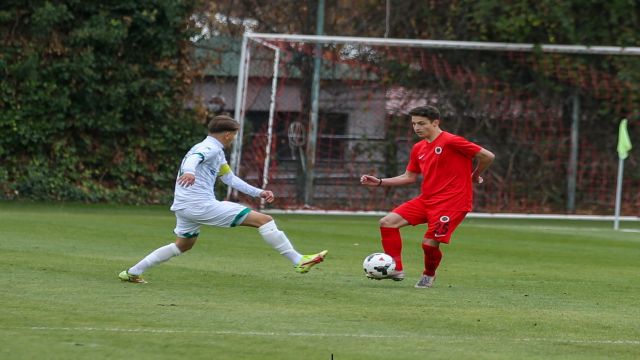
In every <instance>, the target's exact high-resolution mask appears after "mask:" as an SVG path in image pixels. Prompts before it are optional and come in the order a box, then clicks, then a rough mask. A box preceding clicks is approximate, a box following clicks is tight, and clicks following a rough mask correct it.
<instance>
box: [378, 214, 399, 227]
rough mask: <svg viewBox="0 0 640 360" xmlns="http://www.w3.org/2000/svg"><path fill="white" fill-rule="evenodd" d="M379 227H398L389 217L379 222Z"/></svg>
mask: <svg viewBox="0 0 640 360" xmlns="http://www.w3.org/2000/svg"><path fill="white" fill-rule="evenodd" d="M378 225H380V227H386V228H394V227H398V226H397V225H396V224H395V222H394V221H393V220H392V219H390V218H389V217H387V216H385V217H383V218H382V219H380V220H378Z"/></svg>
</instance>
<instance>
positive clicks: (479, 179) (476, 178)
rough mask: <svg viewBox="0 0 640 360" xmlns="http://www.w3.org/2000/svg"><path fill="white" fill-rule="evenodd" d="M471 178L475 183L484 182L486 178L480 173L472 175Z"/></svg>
mask: <svg viewBox="0 0 640 360" xmlns="http://www.w3.org/2000/svg"><path fill="white" fill-rule="evenodd" d="M471 180H472V181H473V182H475V183H478V184H482V183H483V182H484V179H483V178H482V176H480V175H478V176H472V177H471Z"/></svg>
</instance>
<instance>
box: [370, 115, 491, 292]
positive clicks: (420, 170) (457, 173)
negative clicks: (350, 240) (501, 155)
mask: <svg viewBox="0 0 640 360" xmlns="http://www.w3.org/2000/svg"><path fill="white" fill-rule="evenodd" d="M409 115H410V116H411V125H412V126H413V131H415V133H416V134H417V135H418V136H419V137H420V138H421V139H422V140H421V141H419V142H418V143H417V144H415V145H414V146H413V148H412V150H411V155H410V158H409V164H408V165H407V170H406V171H405V173H404V174H402V175H399V176H395V177H391V178H384V179H383V178H378V177H375V176H372V175H362V177H361V178H360V183H361V184H362V185H366V186H402V185H407V184H411V183H415V182H416V181H417V180H418V177H419V176H420V175H421V176H422V186H421V194H420V195H419V196H418V197H416V198H414V199H411V200H409V201H407V202H405V203H404V204H402V205H400V206H398V207H397V208H395V209H393V210H392V211H391V212H390V213H388V214H387V215H385V216H384V217H383V218H382V219H380V234H381V235H382V247H383V249H384V251H385V253H387V254H389V255H391V257H393V258H394V260H395V261H396V270H395V272H392V273H391V274H389V276H388V278H389V279H392V280H396V281H400V280H403V279H404V271H403V268H402V255H401V252H402V239H401V237H400V228H401V227H404V226H407V225H412V226H415V225H418V224H424V223H426V224H427V226H428V228H427V232H426V233H425V235H424V240H423V242H422V249H423V252H424V268H425V269H424V272H423V273H422V277H421V278H420V280H419V281H418V282H417V283H416V285H415V287H416V288H430V287H432V286H433V282H434V280H435V276H436V269H437V268H438V266H439V265H440V260H441V259H442V252H441V251H440V244H441V243H444V244H448V243H449V241H450V239H451V234H452V233H453V232H454V230H455V229H456V227H457V226H458V225H459V224H460V223H461V222H462V220H463V219H464V217H465V216H466V215H467V213H468V212H469V211H471V206H472V202H473V190H472V183H479V184H480V183H482V181H483V180H482V177H481V176H480V174H481V173H482V172H483V171H484V170H486V169H487V168H488V167H489V165H491V163H492V162H493V159H494V158H495V155H494V154H493V153H492V152H491V151H489V150H487V149H484V148H482V147H481V146H478V145H476V144H474V143H472V142H470V141H468V140H466V139H465V138H463V137H461V136H457V135H454V134H451V133H448V132H446V131H444V130H442V129H441V128H440V121H441V120H440V112H439V111H438V109H437V108H435V107H433V106H420V107H417V108H414V109H412V110H411V111H410V112H409ZM474 162H475V168H474Z"/></svg>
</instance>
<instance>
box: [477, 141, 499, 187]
mask: <svg viewBox="0 0 640 360" xmlns="http://www.w3.org/2000/svg"><path fill="white" fill-rule="evenodd" d="M473 158H474V159H475V161H476V167H475V169H473V172H472V173H471V179H472V181H473V182H476V183H478V184H481V183H482V181H483V179H482V177H481V176H480V174H482V172H483V171H485V170H486V169H487V168H488V167H489V166H490V165H491V163H492V162H493V159H495V158H496V156H495V155H494V154H493V153H492V152H491V151H489V150H487V149H485V148H480V151H478V152H477V153H476V154H475V156H474V157H473Z"/></svg>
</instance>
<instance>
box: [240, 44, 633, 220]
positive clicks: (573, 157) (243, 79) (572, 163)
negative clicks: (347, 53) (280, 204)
mask: <svg viewBox="0 0 640 360" xmlns="http://www.w3.org/2000/svg"><path fill="white" fill-rule="evenodd" d="M274 41H284V42H305V43H315V44H359V45H371V46H373V45H382V46H388V47H408V46H410V47H414V48H429V49H452V50H474V51H509V52H533V51H540V52H543V53H559V54H591V55H625V56H638V55H640V47H617V46H586V45H554V44H526V43H500V42H469V41H444V40H414V39H389V38H367V37H346V36H319V35H295V34H266V33H251V32H248V33H245V34H244V35H243V39H242V46H241V53H240V63H239V68H238V79H237V88H236V99H235V109H234V115H235V118H236V119H238V121H239V122H240V125H241V126H240V131H239V136H238V138H239V141H236V142H235V143H234V147H233V149H232V152H231V167H232V169H233V170H234V171H235V172H236V173H237V172H239V170H240V164H241V162H242V156H241V154H242V145H243V144H242V138H243V128H244V122H245V110H246V108H245V106H246V97H247V83H248V79H249V71H250V66H251V65H250V64H251V55H252V54H251V51H250V47H249V46H248V45H249V43H250V42H255V43H257V44H260V45H262V46H264V47H266V48H268V49H271V50H272V51H273V52H274V60H273V78H272V83H271V97H270V104H269V119H268V142H267V145H266V148H265V153H266V156H265V159H264V165H263V173H262V179H261V180H262V183H261V186H262V187H263V188H264V187H266V186H267V185H268V181H269V162H270V154H271V147H272V144H271V137H272V132H273V122H274V113H275V108H276V92H277V91H278V88H277V87H278V81H277V80H278V65H279V57H280V50H279V48H278V47H277V46H274V45H272V44H271V43H270V42H274ZM316 56H318V55H317V54H316ZM318 80H319V79H315V78H314V82H315V81H318ZM314 86H319V84H315V83H314ZM315 100H317V99H312V101H315ZM574 109H575V110H574V114H573V116H572V119H573V122H572V125H571V144H570V149H571V151H570V157H569V159H568V162H567V164H568V165H567V166H568V168H569V171H568V173H567V198H568V200H567V201H568V204H567V207H568V208H569V209H571V208H572V207H573V204H572V203H573V201H574V198H575V191H576V188H575V184H576V176H577V175H576V174H577V171H576V169H577V164H578V147H579V144H578V132H579V117H580V114H579V104H577V103H576V104H574ZM312 111H316V112H317V107H315V110H314V109H312ZM317 115H318V114H317V113H315V114H309V119H310V124H309V128H308V132H307V134H306V138H307V140H308V141H307V144H306V146H307V149H306V152H305V153H306V154H307V157H313V156H314V154H315V150H316V149H315V148H314V146H315V143H316V142H315V141H313V140H314V139H312V137H314V136H316V135H317V133H314V131H313V130H314V129H317V124H314V123H311V121H314V119H315V121H317V119H318V116H317ZM303 161H304V160H303ZM313 165H314V159H313V158H311V159H309V158H308V159H306V169H305V171H306V172H307V173H308V174H311V176H310V178H311V179H313V172H314V168H313ZM308 185H310V186H306V187H305V199H310V198H311V196H310V195H309V193H311V192H313V181H312V182H311V183H310V184H308ZM309 205H312V204H309Z"/></svg>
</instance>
